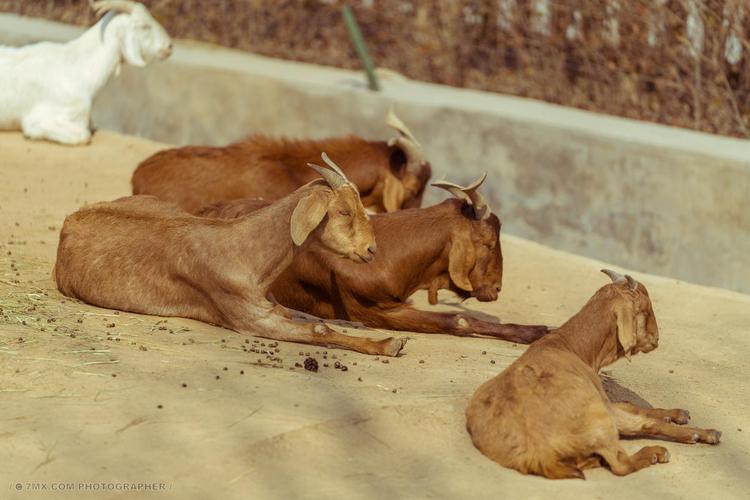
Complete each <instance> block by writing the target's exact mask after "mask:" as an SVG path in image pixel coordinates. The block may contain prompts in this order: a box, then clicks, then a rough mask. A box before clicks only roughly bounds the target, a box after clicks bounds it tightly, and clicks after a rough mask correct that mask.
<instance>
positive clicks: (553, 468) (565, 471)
mask: <svg viewBox="0 0 750 500" xmlns="http://www.w3.org/2000/svg"><path fill="white" fill-rule="evenodd" d="M540 465H541V467H540V468H541V473H542V475H543V476H544V477H547V478H550V479H586V476H585V475H584V473H583V471H582V470H581V469H579V468H578V466H577V464H576V463H575V461H572V460H560V459H558V460H556V461H554V462H548V463H542V464H540Z"/></svg>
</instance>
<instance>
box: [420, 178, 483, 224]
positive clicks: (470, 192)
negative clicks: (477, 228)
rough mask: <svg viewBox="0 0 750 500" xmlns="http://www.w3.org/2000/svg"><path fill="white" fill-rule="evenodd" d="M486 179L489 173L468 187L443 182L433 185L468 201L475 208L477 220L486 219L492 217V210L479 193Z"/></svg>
mask: <svg viewBox="0 0 750 500" xmlns="http://www.w3.org/2000/svg"><path fill="white" fill-rule="evenodd" d="M486 178H487V172H485V173H483V174H482V175H481V176H479V178H478V179H477V180H475V181H474V182H472V183H471V184H469V185H468V186H459V185H458V184H454V183H452V182H448V181H443V180H440V181H436V182H433V183H432V185H433V186H435V187H436V188H440V189H445V190H446V191H448V192H449V193H451V194H452V195H453V196H455V197H456V198H458V199H460V200H466V201H468V202H469V204H470V205H471V206H473V207H474V213H475V214H476V218H477V219H486V218H487V217H489V215H490V210H489V207H488V206H487V201H485V199H484V196H482V195H481V194H480V193H479V191H478V189H479V186H481V185H482V183H483V182H484V181H485V179H486Z"/></svg>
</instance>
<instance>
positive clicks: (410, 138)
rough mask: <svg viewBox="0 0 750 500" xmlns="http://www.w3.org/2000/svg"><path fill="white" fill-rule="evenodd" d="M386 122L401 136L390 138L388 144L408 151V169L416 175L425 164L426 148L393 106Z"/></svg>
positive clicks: (405, 151)
mask: <svg viewBox="0 0 750 500" xmlns="http://www.w3.org/2000/svg"><path fill="white" fill-rule="evenodd" d="M385 123H386V125H388V126H389V127H391V128H394V129H395V130H396V131H397V132H398V133H399V137H392V138H391V139H388V146H390V147H393V146H396V145H398V147H400V148H401V149H402V150H403V151H404V153H406V169H407V170H408V171H409V172H411V173H413V174H415V175H417V174H419V171H420V169H421V167H422V165H424V164H425V158H424V150H423V149H422V145H421V144H420V143H419V141H418V140H417V138H416V137H414V134H412V133H411V130H409V127H407V126H406V124H405V123H404V122H403V121H402V120H401V118H399V117H398V116H396V111H394V109H393V106H391V107H390V109H389V110H388V116H386V118H385Z"/></svg>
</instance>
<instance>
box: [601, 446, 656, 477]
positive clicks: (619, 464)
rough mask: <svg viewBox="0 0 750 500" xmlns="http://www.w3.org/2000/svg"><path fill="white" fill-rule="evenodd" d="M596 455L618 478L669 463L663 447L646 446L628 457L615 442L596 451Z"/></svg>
mask: <svg viewBox="0 0 750 500" xmlns="http://www.w3.org/2000/svg"><path fill="white" fill-rule="evenodd" d="M596 453H597V455H599V456H601V457H602V458H603V459H604V461H605V462H607V465H609V468H610V470H611V471H612V472H613V473H614V474H616V475H618V476H625V475H627V474H630V473H632V472H635V471H638V470H641V469H643V468H645V467H649V466H651V465H654V464H656V463H665V462H669V452H668V451H667V449H666V448H664V447H663V446H646V447H644V448H641V449H640V450H638V451H637V452H635V453H633V454H632V455H628V453H627V452H626V451H625V450H624V449H623V448H622V446H621V445H620V443H619V442H615V443H613V444H612V445H611V446H608V447H607V448H603V449H601V450H597V451H596Z"/></svg>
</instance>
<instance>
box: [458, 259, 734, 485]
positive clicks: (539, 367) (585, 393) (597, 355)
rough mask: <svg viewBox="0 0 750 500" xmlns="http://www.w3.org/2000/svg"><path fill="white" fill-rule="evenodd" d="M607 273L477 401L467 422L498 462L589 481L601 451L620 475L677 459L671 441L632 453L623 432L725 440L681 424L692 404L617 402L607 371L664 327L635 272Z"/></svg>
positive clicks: (646, 346) (648, 344) (651, 345)
mask: <svg viewBox="0 0 750 500" xmlns="http://www.w3.org/2000/svg"><path fill="white" fill-rule="evenodd" d="M603 272H605V273H606V274H607V275H609V276H610V277H611V278H612V281H613V283H612V284H609V285H606V286H604V287H602V288H600V289H599V290H598V291H597V292H596V294H595V295H594V296H593V297H592V298H591V299H590V300H589V301H588V302H587V303H586V305H585V306H583V309H581V311H580V312H578V314H576V315H575V316H573V317H572V318H571V319H570V320H568V321H567V322H566V323H565V324H564V325H562V326H561V327H560V328H559V329H557V330H555V331H553V332H552V333H550V334H549V335H547V336H546V337H545V338H543V339H541V340H539V341H538V342H536V343H535V344H533V345H532V346H531V347H529V348H528V350H527V351H526V352H525V353H524V354H523V355H522V356H521V357H520V358H519V359H517V360H516V361H515V362H514V363H513V364H511V365H510V366H509V367H508V368H506V369H505V370H504V371H503V372H502V373H500V375H498V376H497V377H495V378H493V379H492V380H490V381H488V382H486V383H485V384H483V385H482V386H481V387H480V388H479V389H478V390H477V391H476V393H475V394H474V396H473V397H472V398H471V401H470V403H469V406H468V407H467V409H466V426H467V429H468V431H469V434H471V438H472V440H473V441H474V445H475V446H476V447H477V448H479V450H480V451H481V452H482V453H484V454H485V455H487V456H488V457H489V458H491V459H492V460H494V461H496V462H498V463H500V464H501V465H504V466H505V467H510V468H513V469H516V470H518V471H520V472H523V473H524V474H529V473H530V474H539V475H543V476H546V477H548V478H555V479H558V478H581V479H583V478H584V475H583V472H582V470H583V469H586V468H591V467H597V466H599V465H601V463H600V458H601V459H604V462H606V463H607V465H609V468H610V469H611V470H612V472H613V473H615V474H617V475H625V474H630V473H631V472H635V471H637V470H639V469H642V468H644V467H648V466H649V465H652V464H655V463H657V462H667V461H669V453H668V452H667V450H666V449H665V448H664V447H662V446H646V447H644V448H642V449H641V450H640V451H638V452H636V453H635V454H633V455H629V454H628V453H627V452H626V451H625V449H624V448H623V447H622V445H621V444H620V440H619V437H620V436H628V437H630V436H641V435H645V436H653V437H659V438H666V439H671V440H675V441H679V442H682V443H695V442H704V443H710V444H716V443H718V442H719V438H720V436H721V433H720V432H719V431H716V430H713V429H698V428H694V427H684V426H681V425H675V424H686V423H687V421H688V419H689V418H690V416H689V414H688V412H687V411H685V410H661V409H656V408H641V407H638V406H634V405H632V404H629V403H612V402H610V401H609V399H608V398H607V395H606V394H605V393H604V389H603V388H602V384H601V381H600V379H599V376H598V375H597V372H598V371H599V369H600V368H602V367H603V366H606V365H608V364H610V363H613V362H614V361H615V360H617V359H619V358H621V357H622V356H625V357H626V358H628V359H630V356H631V355H632V354H636V353H639V352H644V353H646V352H649V351H652V350H653V349H656V347H657V345H658V343H659V330H658V328H657V326H656V318H655V317H654V312H653V309H652V308H651V300H650V299H649V296H648V291H646V288H645V287H644V286H643V285H642V284H640V283H638V282H636V281H635V280H633V278H631V277H630V276H624V277H623V276H621V275H619V274H617V273H615V272H613V271H609V270H603Z"/></svg>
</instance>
